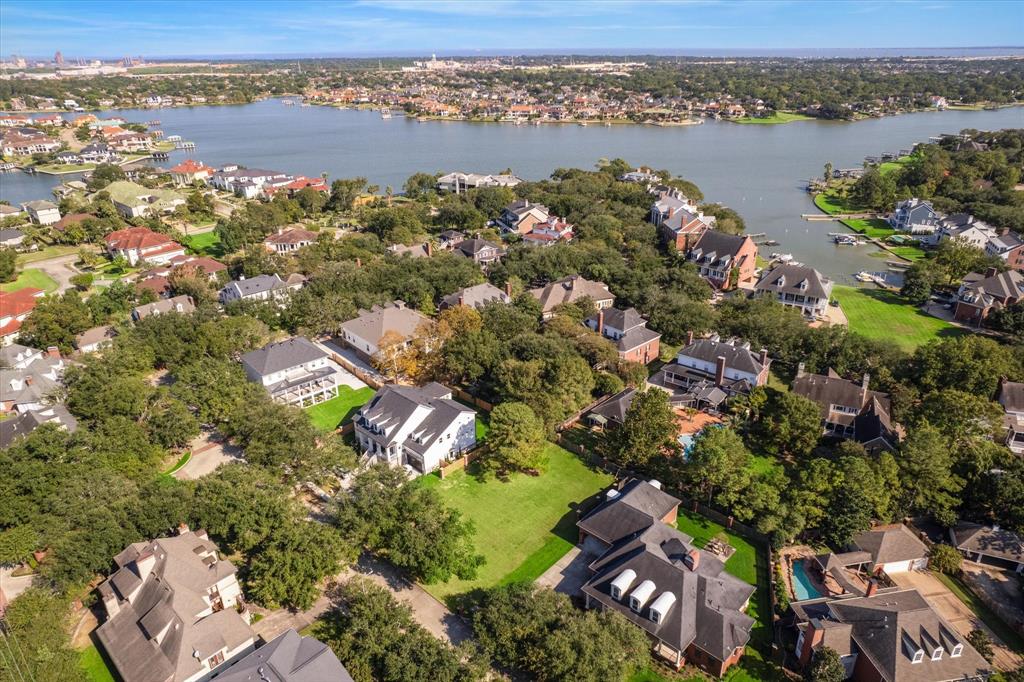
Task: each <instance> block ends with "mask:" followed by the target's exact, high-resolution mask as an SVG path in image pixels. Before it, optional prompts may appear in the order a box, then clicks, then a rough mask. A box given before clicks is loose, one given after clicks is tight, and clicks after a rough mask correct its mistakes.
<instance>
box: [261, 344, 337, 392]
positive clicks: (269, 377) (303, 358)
mask: <svg viewBox="0 0 1024 682" xmlns="http://www.w3.org/2000/svg"><path fill="white" fill-rule="evenodd" d="M242 368H243V369H244V370H245V375H246V376H247V377H249V381H253V382H255V383H258V384H260V385H262V386H263V387H264V388H266V389H267V392H268V393H269V394H270V397H271V398H273V399H274V401H275V402H279V403H282V404H285V405H295V406H297V407H303V408H305V407H310V406H312V405H316V404H319V403H322V402H324V401H327V400H330V399H331V398H337V397H338V385H339V384H340V383H341V369H340V368H339V367H338V366H337V365H336V364H335V363H334V361H333V360H331V359H330V357H329V356H328V354H327V352H326V351H324V350H323V349H321V348H320V347H319V346H317V345H315V344H314V343H313V342H311V341H310V340H309V339H305V338H303V337H301V336H296V337H295V338H291V339H288V340H287V341H280V342H278V343H269V344H267V345H266V346H264V347H263V348H259V349H257V350H254V351H252V352H249V353H246V354H245V355H243V356H242Z"/></svg>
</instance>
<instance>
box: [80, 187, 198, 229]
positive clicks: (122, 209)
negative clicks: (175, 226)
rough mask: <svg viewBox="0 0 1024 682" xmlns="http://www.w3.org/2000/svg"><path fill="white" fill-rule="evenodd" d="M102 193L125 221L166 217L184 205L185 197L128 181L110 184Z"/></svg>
mask: <svg viewBox="0 0 1024 682" xmlns="http://www.w3.org/2000/svg"><path fill="white" fill-rule="evenodd" d="M103 191H104V192H106V193H107V194H108V195H110V200H111V201H112V202H113V204H114V208H116V209H117V212H118V213H120V214H121V215H122V216H123V217H124V218H125V219H126V220H131V219H132V218H144V217H147V216H154V215H167V214H169V213H173V212H174V209H176V208H177V207H179V206H183V205H184V204H185V197H183V196H181V195H180V194H178V193H177V192H175V191H174V190H170V189H150V188H149V187H144V186H142V185H140V184H138V183H135V182H131V181H130V180H118V181H116V182H112V183H110V184H109V185H107V186H106V187H104V188H103ZM93 196H95V195H93Z"/></svg>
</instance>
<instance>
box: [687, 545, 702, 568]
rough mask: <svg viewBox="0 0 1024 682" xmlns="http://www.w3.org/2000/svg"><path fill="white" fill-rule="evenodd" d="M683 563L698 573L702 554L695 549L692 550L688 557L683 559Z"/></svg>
mask: <svg viewBox="0 0 1024 682" xmlns="http://www.w3.org/2000/svg"><path fill="white" fill-rule="evenodd" d="M683 563H684V564H686V567H687V568H688V569H690V570H691V571H693V572H696V571H697V568H698V567H699V566H700V552H698V551H697V550H695V549H691V550H690V551H689V552H687V553H686V556H685V557H683Z"/></svg>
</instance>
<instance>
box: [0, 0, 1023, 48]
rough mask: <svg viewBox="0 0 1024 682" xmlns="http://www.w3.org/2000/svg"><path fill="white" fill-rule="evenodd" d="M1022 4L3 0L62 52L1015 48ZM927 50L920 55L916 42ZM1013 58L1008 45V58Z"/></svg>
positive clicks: (6, 13)
mask: <svg viewBox="0 0 1024 682" xmlns="http://www.w3.org/2000/svg"><path fill="white" fill-rule="evenodd" d="M1021 27H1024V3H1022V2H1000V1H998V0H982V1H977V2H954V1H950V0H903V1H899V0H885V1H882V0H862V1H860V2H850V1H846V0H837V1H835V2H794V1H786V0H763V1H755V0H736V1H733V2H718V1H716V0H660V1H659V0H608V1H606V2H580V1H578V0H563V1H561V2H540V1H532V0H490V1H487V0H482V1H479V2H459V1H455V0H433V1H429V2H428V1H426V0H424V1H422V2H421V1H417V0H379V1H377V2H370V1H368V0H352V1H351V2H326V1H325V2H307V3H303V4H302V5H292V4H289V3H265V4H264V3H252V2H246V3H242V2H235V1H234V0H227V1H225V2H219V3H207V2H194V1H192V0H178V1H171V0H155V1H149V2H147V1H140V2H131V3H127V2H118V1H116V0H93V1H89V2H82V1H78V2H71V1H68V0H4V2H3V3H2V4H0V45H2V46H3V47H2V50H3V52H4V56H5V57H6V56H8V55H10V54H19V55H24V56H28V57H32V58H43V59H48V60H49V59H52V58H53V56H54V54H55V53H56V52H57V51H60V52H61V53H62V54H63V55H64V58H65V59H67V60H71V59H76V58H105V59H114V58H120V57H122V56H124V55H129V54H130V55H140V54H141V55H143V56H145V57H147V58H150V59H159V58H174V57H179V58H203V57H229V58H230V57H238V58H241V57H245V58H251V57H257V56H266V57H274V56H280V57H285V56H304V57H315V56H386V55H395V56H403V55H414V54H418V55H426V54H430V53H437V54H438V55H439V56H447V55H461V56H471V55H473V54H477V53H480V54H499V53H524V54H525V53H544V52H548V53H557V52H561V53H565V52H570V51H578V52H589V53H606V54H615V53H618V54H626V53H631V54H641V53H652V54H654V53H662V54H665V53H668V54H683V53H687V54H697V55H699V54H708V55H713V54H716V53H719V54H728V53H746V54H757V53H758V50H762V51H763V52H764V53H765V54H772V53H775V54H786V53H793V56H830V54H833V53H834V54H848V55H849V56H854V55H856V54H858V53H864V54H872V53H881V54H904V53H905V54H921V53H926V54H927V53H931V52H942V51H943V50H946V51H956V50H957V49H962V48H968V47H971V48H986V47H1004V48H1012V47H1017V48H1019V47H1020V46H1021V44H1022V43H1024V40H1022V39H1021V35H1022V32H1021ZM922 48H923V50H922ZM1011 52H1013V53H1019V52H1020V50H1019V49H1017V50H1006V51H1004V53H1011Z"/></svg>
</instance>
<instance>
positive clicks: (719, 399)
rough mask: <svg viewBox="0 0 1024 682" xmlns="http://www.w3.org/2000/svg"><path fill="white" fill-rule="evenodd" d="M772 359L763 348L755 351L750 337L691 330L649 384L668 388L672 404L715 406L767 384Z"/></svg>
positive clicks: (680, 405)
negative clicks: (724, 336) (700, 334)
mask: <svg viewBox="0 0 1024 682" xmlns="http://www.w3.org/2000/svg"><path fill="white" fill-rule="evenodd" d="M771 362H772V361H771V358H769V357H768V351H767V350H766V349H764V348H762V349H761V350H760V351H754V350H752V349H751V347H750V342H749V341H743V340H741V339H738V338H731V339H725V340H723V339H722V338H721V337H720V336H719V335H718V334H711V335H710V336H708V337H705V338H694V335H693V332H690V333H689V334H687V339H686V343H685V344H684V345H683V347H682V348H680V349H679V352H678V353H677V354H676V359H675V361H674V362H672V363H670V364H667V365H665V366H664V367H662V368H661V369H660V370H658V372H656V373H655V374H654V375H653V376H652V377H651V378H650V380H649V381H648V384H649V385H650V386H654V387H657V388H660V389H662V390H665V391H668V392H669V394H670V401H671V403H672V404H673V405H676V406H679V407H696V408H705V407H706V408H710V409H718V408H719V407H720V406H721V404H722V403H724V402H725V401H726V400H727V399H728V398H729V397H731V396H734V395H737V394H742V395H746V394H749V393H750V391H751V390H753V389H754V387H756V386H764V385H765V384H767V383H768V370H769V368H770V367H771Z"/></svg>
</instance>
